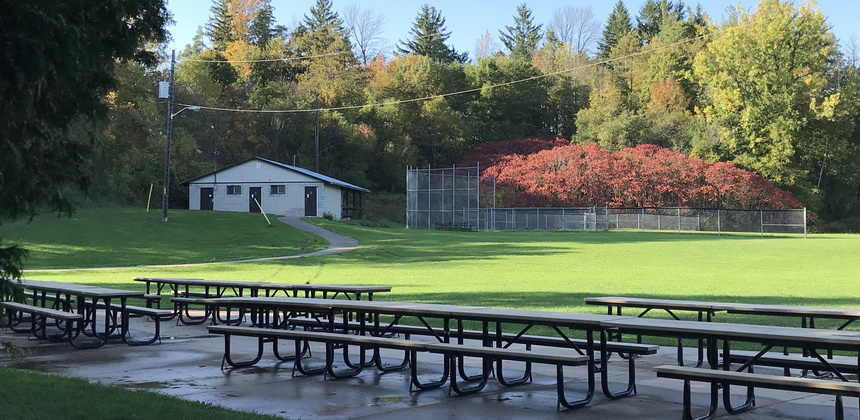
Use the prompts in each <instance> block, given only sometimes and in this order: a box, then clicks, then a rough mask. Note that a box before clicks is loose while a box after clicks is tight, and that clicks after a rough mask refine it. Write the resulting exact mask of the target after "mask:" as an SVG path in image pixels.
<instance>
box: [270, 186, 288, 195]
mask: <svg viewBox="0 0 860 420" xmlns="http://www.w3.org/2000/svg"><path fill="white" fill-rule="evenodd" d="M286 193H287V186H286V185H271V186H270V187H269V195H284V194H286Z"/></svg>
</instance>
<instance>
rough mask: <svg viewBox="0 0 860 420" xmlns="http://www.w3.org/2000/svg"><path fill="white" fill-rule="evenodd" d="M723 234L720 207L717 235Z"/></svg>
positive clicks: (718, 210)
mask: <svg viewBox="0 0 860 420" xmlns="http://www.w3.org/2000/svg"><path fill="white" fill-rule="evenodd" d="M722 234H723V227H722V226H721V225H720V209H717V236H720V235H722Z"/></svg>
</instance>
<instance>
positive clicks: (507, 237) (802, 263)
mask: <svg viewBox="0 0 860 420" xmlns="http://www.w3.org/2000/svg"><path fill="white" fill-rule="evenodd" d="M310 221H311V222H312V223H314V224H317V225H320V226H322V227H324V228H326V229H330V230H332V231H335V232H338V233H341V234H344V235H347V236H351V237H354V238H357V239H358V240H359V242H360V244H361V245H360V246H359V248H358V249H357V250H355V251H351V252H347V253H344V254H336V255H327V256H317V257H306V258H297V259H288V260H278V261H265V262H245V263H230V264H214V265H202V266H186V267H163V268H129V269H101V270H63V271H41V270H39V269H45V268H61V267H62V268H88V267H115V266H128V265H145V264H158V263H161V264H176V263H186V262H201V261H212V260H215V261H218V260H234V259H242V258H253V257H265V256H277V255H295V254H299V253H304V252H310V251H314V250H317V249H320V248H321V247H322V246H323V243H324V241H321V240H320V238H316V237H313V236H309V235H307V234H305V233H302V232H299V231H297V230H295V229H292V228H290V227H288V226H285V225H283V224H280V222H275V225H274V227H271V228H270V227H267V224H266V222H265V221H264V220H263V219H262V217H261V216H260V215H249V214H240V213H214V212H189V211H173V212H172V213H171V219H170V222H169V223H167V224H162V223H161V221H160V215H159V214H154V213H149V214H146V213H144V212H143V211H141V210H138V209H127V208H108V209H98V210H84V211H80V212H78V213H77V214H76V216H75V217H74V218H72V219H64V218H60V219H56V218H52V217H42V218H39V219H37V220H36V222H35V223H32V224H25V223H22V222H18V223H13V224H4V225H2V226H0V235H2V236H3V238H4V242H3V244H4V245H9V244H11V243H20V244H21V245H23V246H24V247H26V248H29V249H31V259H30V260H29V262H28V265H27V271H26V272H25V277H26V278H32V279H41V280H56V281H66V282H74V283H85V284H99V285H103V286H108V287H118V288H127V289H141V288H142V287H143V285H142V284H140V283H135V282H132V280H131V279H132V278H133V277H135V276H141V275H158V276H171V277H202V278H206V279H240V280H249V281H270V282H295V283H320V284H323V283H330V284H369V285H390V286H392V287H393V289H392V292H391V293H387V294H378V295H376V296H377V299H385V300H407V301H424V302H439V303H457V304H465V305H490V306H504V307H516V308H535V309H546V310H558V311H578V312H602V311H603V309H602V308H598V307H586V306H585V305H584V304H583V301H582V299H583V298H584V297H588V296H604V295H629V296H641V297H659V298H676V299H696V300H720V301H739V302H760V303H775V304H793V305H815V306H847V307H857V306H860V302H858V299H857V297H858V296H860V281H858V280H860V278H858V277H860V276H858V272H860V270H858V261H860V235H810V237H809V238H808V239H802V238H800V237H796V236H792V237H765V238H760V237H757V236H749V235H723V236H717V235H713V234H695V233H659V232H468V233H466V232H438V231H427V230H407V229H405V228H403V227H402V226H397V227H393V228H367V227H358V226H350V225H346V224H342V223H338V222H330V221H326V220H320V219H312V220H310ZM718 318H719V320H736V321H740V322H771V323H776V324H779V323H785V324H789V325H790V324H792V323H796V322H795V321H793V320H785V319H773V320H763V319H762V318H761V317H759V318H756V319H754V320H753V319H747V318H745V317H742V316H736V319H733V318H731V317H728V316H727V315H724V314H720V315H719V317H718ZM823 324H824V322H819V326H826V325H823ZM0 383H6V384H9V383H15V384H16V385H15V387H9V386H5V387H4V386H0V399H2V400H3V401H26V400H27V398H25V397H24V396H22V394H21V392H23V393H24V394H23V395H27V393H28V392H29V393H31V394H35V393H38V394H44V393H45V391H44V390H45V389H55V390H57V391H56V392H53V393H52V394H55V395H58V396H59V397H58V398H60V400H61V401H57V402H56V403H55V404H51V406H52V407H53V408H54V410H55V412H53V413H51V412H46V411H43V410H44V405H41V404H40V406H39V407H33V406H31V405H27V404H14V405H12V406H9V407H7V408H6V410H7V411H8V412H10V413H13V414H14V417H15V418H40V417H43V416H47V417H54V418H61V417H64V416H65V415H67V414H68V413H75V412H78V413H80V412H87V411H83V410H82V409H81V408H80V407H78V406H77V405H76V404H84V405H85V406H86V404H87V398H84V397H82V396H81V395H79V394H78V392H79V389H84V388H83V387H84V386H85V385H86V384H82V383H81V381H76V380H71V379H64V378H49V377H43V376H41V375H39V374H33V373H28V372H19V371H9V370H4V369H0ZM12 391H14V392H16V393H12ZM89 391H90V392H89V393H88V395H95V394H97V395H99V398H102V397H104V398H109V399H111V400H112V401H114V400H115V401H116V405H115V406H114V407H111V408H110V409H111V410H114V411H105V412H103V413H96V412H87V413H88V416H89V417H105V416H106V415H107V414H108V413H109V414H112V415H116V414H118V413H120V414H122V413H124V414H122V415H124V416H125V417H123V418H154V417H155V415H151V414H153V413H152V412H147V413H146V416H144V417H137V416H138V415H139V414H140V413H141V410H139V409H137V408H135V407H140V405H141V404H147V405H155V406H158V407H161V408H163V409H164V410H166V411H163V413H167V414H164V415H160V416H158V417H165V416H167V417H179V416H181V417H187V418H202V417H207V418H238V417H235V416H237V415H238V414H236V413H232V412H229V411H226V410H220V409H215V408H212V407H210V406H204V405H200V404H196V403H190V402H182V401H178V400H175V399H169V398H166V397H161V396H155V395H150V394H144V393H138V392H129V391H125V390H119V389H109V388H104V389H101V388H100V389H98V390H89ZM156 399H159V400H158V401H157V402H155V400H156ZM62 401H66V402H62ZM91 405H92V404H91ZM9 410H11V411H9ZM177 413H182V414H178V415H177ZM247 418H256V417H254V416H253V415H251V414H248V415H247Z"/></svg>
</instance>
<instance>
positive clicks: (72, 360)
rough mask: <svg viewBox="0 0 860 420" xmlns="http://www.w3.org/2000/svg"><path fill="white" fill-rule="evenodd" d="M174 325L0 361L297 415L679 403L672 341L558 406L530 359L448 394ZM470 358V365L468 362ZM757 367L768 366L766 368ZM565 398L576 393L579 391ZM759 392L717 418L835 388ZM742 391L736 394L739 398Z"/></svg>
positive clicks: (776, 413) (408, 415)
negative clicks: (131, 339) (500, 377)
mask: <svg viewBox="0 0 860 420" xmlns="http://www.w3.org/2000/svg"><path fill="white" fill-rule="evenodd" d="M132 321H133V322H134V323H135V324H133V330H132V332H133V333H135V331H138V332H139V333H140V334H143V332H142V331H141V330H142V329H146V331H151V327H152V325H151V323H146V324H145V323H144V322H145V321H144V320H142V319H133V320H132ZM147 324H148V325H147ZM174 324H175V323H174V322H164V323H163V327H164V331H163V334H164V337H165V339H164V341H163V343H162V344H156V345H151V346H141V347H129V346H126V345H124V344H121V343H116V344H114V343H112V344H109V345H107V346H105V347H103V348H100V349H93V350H74V349H72V348H71V347H69V345H68V344H67V343H40V342H38V341H36V340H28V339H27V337H26V335H25V334H3V333H2V332H0V340H3V341H11V342H12V343H14V344H15V345H18V346H22V347H26V348H28V349H30V350H31V353H30V355H29V356H27V357H26V358H24V359H23V360H18V361H13V360H9V359H8V358H7V357H6V356H5V355H2V354H0V365H7V366H10V367H15V368H23V369H32V370H37V371H44V372H50V373H56V374H60V375H66V376H74V377H80V378H85V379H88V380H90V381H93V382H100V383H103V384H107V385H114V386H120V387H124V388H129V389H137V390H148V391H156V392H161V393H164V394H168V395H173V396H176V397H180V398H184V399H188V400H195V401H203V402H208V403H212V404H215V405H221V406H225V407H230V408H234V409H238V410H245V411H255V412H259V413H266V414H273V415H277V416H281V417H284V418H289V419H293V420H296V419H323V420H341V419H391V420H404V419H409V420H420V419H441V418H448V419H467V420H471V419H475V420H477V419H481V420H484V419H494V420H497V419H563V420H573V419H577V420H612V419H637V420H638V419H677V418H680V417H681V412H682V410H681V382H680V381H676V380H670V379H663V378H657V377H656V376H655V375H654V373H653V372H652V371H651V368H652V367H653V366H655V365H658V364H673V363H674V362H675V356H676V355H675V350H674V349H673V348H671V347H664V348H662V349H661V350H660V352H659V353H658V354H656V355H651V356H645V357H642V358H640V359H637V362H636V367H637V370H636V375H637V381H636V383H637V388H638V393H637V395H635V396H632V397H629V398H623V399H619V400H609V399H607V398H606V397H604V396H603V394H602V393H601V392H600V390H599V389H598V390H597V392H596V395H595V397H594V401H592V402H591V404H589V405H588V406H586V407H583V408H580V409H576V410H573V411H568V412H557V411H556V410H555V407H556V395H555V382H554V381H555V376H554V374H555V372H554V368H553V367H548V366H535V371H534V382H533V383H531V384H526V385H523V386H517V387H511V388H505V387H502V386H500V385H499V384H498V383H497V382H495V381H493V380H491V381H490V383H489V384H488V385H487V388H486V389H485V390H483V391H482V392H480V393H478V394H473V395H468V396H451V397H449V396H448V395H447V389H436V390H428V391H422V392H414V393H410V392H409V373H408V371H405V372H391V373H386V374H380V373H379V372H378V371H376V370H375V369H368V370H367V371H365V372H362V373H361V374H360V375H358V376H356V377H353V378H349V379H342V380H325V379H324V378H323V377H322V376H310V377H292V369H291V368H292V365H291V363H288V362H282V363H277V362H276V360H275V359H274V357H273V356H272V354H271V350H270V345H269V344H267V345H266V349H265V353H264V356H263V360H261V361H260V363H259V364H257V365H256V366H253V367H248V368H241V369H228V370H221V359H222V355H223V348H224V340H223V338H222V337H221V336H214V335H209V334H208V333H207V330H206V327H205V326H182V325H180V326H177V325H174ZM282 343H283V346H282V347H281V350H282V351H284V352H289V351H290V349H291V346H289V345H288V344H287V343H286V342H282ZM233 348H234V351H239V352H241V353H238V354H237V355H238V356H241V355H248V357H249V358H250V357H251V355H252V354H253V353H254V351H255V348H256V343H255V342H254V341H253V340H250V341H242V340H241V339H239V341H236V342H234V346H233ZM687 350H688V351H687V354H688V355H689V358H690V359H693V358H694V357H695V355H694V350H693V349H687ZM324 354H325V351H324V350H323V349H322V348H320V347H319V346H315V347H314V358H313V359H311V360H313V361H320V362H321V356H322V355H324ZM384 354H385V356H386V360H387V361H389V362H390V363H395V362H396V360H398V359H397V357H398V356H400V354H395V353H384ZM419 357H421V364H422V366H423V367H424V368H426V371H424V370H422V375H424V376H422V380H430V379H431V377H435V376H437V375H438V372H441V369H442V366H441V365H440V363H439V361H438V360H437V359H436V358H434V357H432V356H430V355H426V357H424V356H419ZM473 363H474V362H473ZM626 363H627V362H626V361H624V360H621V359H619V358H618V357H613V358H612V359H611V360H610V370H611V372H612V375H611V376H610V381H611V383H612V386H613V388H614V389H621V388H623V386H624V384H625V381H626V366H627V365H626ZM470 366H471V368H472V369H474V368H476V366H475V365H474V364H472V365H470ZM511 369H513V366H511ZM757 370H759V369H757ZM760 370H761V371H765V369H764V368H763V369H760ZM565 372H566V373H567V378H568V381H569V382H568V383H567V386H568V387H569V388H570V392H575V393H581V392H583V391H584V381H583V378H584V372H583V370H582V368H566V369H565ZM434 373H436V375H434ZM510 374H511V375H513V374H514V372H513V371H511V372H510ZM598 388H599V387H598ZM736 388H737V387H736ZM707 389H708V388H707V386H705V385H703V384H693V390H694V403H695V404H697V405H699V407H698V411H697V413H699V414H700V415H701V414H704V413H705V412H706V411H707V408H706V407H705V405H706V404H707V397H706V392H707ZM736 391H740V389H736ZM569 397H570V398H575V395H573V394H571V395H570V396H569ZM756 397H757V398H756V403H757V407H756V408H755V409H753V410H751V411H749V412H746V413H742V414H739V415H735V416H730V415H728V414H727V413H726V411H725V410H724V409H722V408H720V410H719V412H718V415H717V417H718V418H725V419H734V420H764V419H774V418H780V419H833V418H834V415H833V407H834V399H833V397H829V396H809V395H808V394H801V393H792V392H781V391H770V390H757V391H756ZM740 399H741V395H740V393H739V394H738V395H737V396H736V397H735V400H736V401H740ZM720 407H722V403H720ZM845 411H846V419H858V408H857V400H856V399H853V398H846V399H845ZM0 417H2V414H0Z"/></svg>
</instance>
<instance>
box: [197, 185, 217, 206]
mask: <svg viewBox="0 0 860 420" xmlns="http://www.w3.org/2000/svg"><path fill="white" fill-rule="evenodd" d="M213 192H214V190H213V189H212V188H201V189H200V210H214V209H215V198H214V196H215V194H213Z"/></svg>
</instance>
